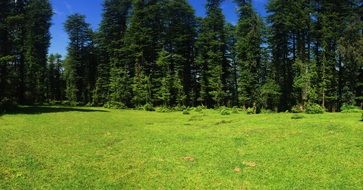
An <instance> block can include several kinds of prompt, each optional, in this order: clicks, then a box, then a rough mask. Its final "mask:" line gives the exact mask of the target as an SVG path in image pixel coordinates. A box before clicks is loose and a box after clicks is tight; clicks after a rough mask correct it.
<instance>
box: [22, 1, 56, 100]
mask: <svg viewBox="0 0 363 190" xmlns="http://www.w3.org/2000/svg"><path fill="white" fill-rule="evenodd" d="M52 15H53V12H52V7H51V5H50V3H49V1H48V0H32V1H29V4H28V5H27V7H26V18H28V19H27V20H26V25H25V31H26V36H25V41H24V49H25V65H26V66H25V70H26V72H25V81H26V85H25V88H26V91H25V95H26V97H25V99H26V102H27V103H41V102H43V101H44V98H45V96H44V94H45V80H44V79H45V78H46V66H47V54H48V48H49V45H50V32H49V28H50V26H51V17H52Z"/></svg>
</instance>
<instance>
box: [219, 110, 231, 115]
mask: <svg viewBox="0 0 363 190" xmlns="http://www.w3.org/2000/svg"><path fill="white" fill-rule="evenodd" d="M220 113H221V115H231V112H230V111H229V110H228V109H222V110H221V111H220Z"/></svg>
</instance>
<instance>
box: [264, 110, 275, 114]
mask: <svg viewBox="0 0 363 190" xmlns="http://www.w3.org/2000/svg"><path fill="white" fill-rule="evenodd" d="M261 113H262V114H271V113H274V112H273V111H272V110H269V109H261Z"/></svg>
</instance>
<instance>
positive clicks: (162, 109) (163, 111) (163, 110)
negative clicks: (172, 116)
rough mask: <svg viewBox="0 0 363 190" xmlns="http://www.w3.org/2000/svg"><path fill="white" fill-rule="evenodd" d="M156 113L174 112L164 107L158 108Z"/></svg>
mask: <svg viewBox="0 0 363 190" xmlns="http://www.w3.org/2000/svg"><path fill="white" fill-rule="evenodd" d="M155 111H156V112H160V113H169V112H172V111H173V110H172V109H170V108H168V107H165V106H162V107H158V108H156V109H155Z"/></svg>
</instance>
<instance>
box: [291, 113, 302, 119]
mask: <svg viewBox="0 0 363 190" xmlns="http://www.w3.org/2000/svg"><path fill="white" fill-rule="evenodd" d="M304 118H305V117H304V116H302V115H298V114H295V115H293V116H292V117H291V119H304Z"/></svg>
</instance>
